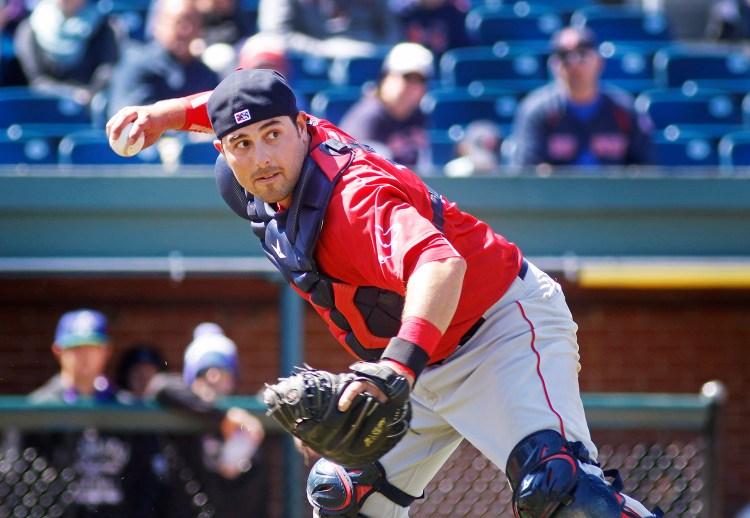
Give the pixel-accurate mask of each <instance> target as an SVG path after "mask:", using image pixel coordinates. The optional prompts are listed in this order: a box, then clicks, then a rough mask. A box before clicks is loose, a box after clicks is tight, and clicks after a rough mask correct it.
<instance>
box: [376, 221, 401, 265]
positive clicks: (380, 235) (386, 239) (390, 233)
mask: <svg viewBox="0 0 750 518" xmlns="http://www.w3.org/2000/svg"><path fill="white" fill-rule="evenodd" d="M400 232H401V224H400V223H396V224H394V225H392V226H391V227H389V228H388V230H385V229H384V228H383V227H381V226H380V225H375V240H376V241H377V243H378V247H379V248H381V249H384V251H385V250H386V249H388V248H392V246H393V238H394V237H396V236H397V235H399V233H400ZM390 252H391V253H390V254H389V255H384V254H378V260H379V261H380V264H383V263H384V262H386V261H387V260H388V259H390V258H391V257H393V250H390Z"/></svg>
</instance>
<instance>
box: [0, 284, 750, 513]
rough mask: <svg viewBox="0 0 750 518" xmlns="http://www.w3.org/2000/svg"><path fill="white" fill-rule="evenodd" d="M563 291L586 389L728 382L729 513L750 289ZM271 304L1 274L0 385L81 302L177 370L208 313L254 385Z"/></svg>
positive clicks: (744, 416) (738, 465)
mask: <svg viewBox="0 0 750 518" xmlns="http://www.w3.org/2000/svg"><path fill="white" fill-rule="evenodd" d="M565 289H566V293H567V297H568V302H569V304H570V306H571V309H572V311H573V315H574V316H575V318H576V320H577V321H578V323H579V326H580V329H579V342H580V345H581V353H582V364H583V370H582V371H581V378H580V380H581V388H582V390H583V391H596V392H619V391H624V392H687V393H697V392H698V391H699V390H700V387H701V385H702V384H703V383H704V382H706V381H709V380H712V379H718V380H721V381H723V382H724V383H725V384H726V385H727V387H728V390H729V401H728V405H727V408H726V412H725V416H724V417H725V419H724V421H723V424H722V428H723V430H724V436H723V438H722V439H723V448H722V461H723V463H724V469H723V473H724V474H725V475H724V479H723V481H722V487H723V491H724V507H725V511H726V513H725V515H726V516H728V517H730V516H733V513H734V512H735V511H736V510H737V509H738V508H739V507H740V506H741V505H742V504H744V503H746V502H747V501H748V500H750V496H749V494H748V492H747V488H748V487H750V462H747V458H748V452H750V397H748V395H747V394H749V393H750V376H749V375H748V373H749V372H750V353H749V352H748V348H749V347H750V292H748V291H721V292H710V291H703V292H639V291H614V292H611V291H592V290H581V289H578V288H576V287H575V286H572V285H566V286H565ZM277 306H278V289H277V286H276V285H275V284H273V283H270V282H264V281H258V280H252V279H244V278H240V277H229V278H188V279H186V280H184V281H183V282H181V283H175V282H172V281H169V280H168V279H163V278H160V277H159V278H156V277H154V278H140V279H133V278H114V279H107V278H101V277H86V278H75V279H71V278H52V279H43V280H42V279H0V394H2V395H8V394H23V393H27V392H29V391H30V390H32V389H34V388H36V387H37V386H39V385H40V384H42V383H43V382H44V381H45V380H46V379H47V378H48V377H50V376H51V375H53V374H54V373H55V372H56V369H57V365H56V362H55V360H54V357H53V356H52V354H51V352H50V350H49V347H50V345H51V343H52V340H53V334H54V329H55V326H56V324H57V319H58V318H59V317H60V315H61V314H62V313H63V312H64V311H67V310H70V309H75V308H79V307H92V308H95V309H99V310H101V311H103V312H104V313H105V314H106V315H107V316H108V317H109V318H110V328H111V329H110V331H111V335H112V337H113V339H114V341H115V343H116V350H119V351H121V350H122V349H123V348H124V347H125V346H127V345H129V344H131V343H134V342H139V341H149V342H153V343H154V344H156V345H158V346H159V347H160V348H161V349H162V351H163V352H164V355H165V357H166V358H167V361H168V363H169V365H170V366H171V367H172V368H174V369H175V370H179V369H181V368H182V351H183V350H184V347H185V346H186V345H187V344H188V343H189V342H190V340H191V333H192V330H193V328H194V327H195V325H196V324H198V323H200V322H203V321H207V320H210V321H214V322H217V323H219V324H220V325H221V326H222V327H224V329H225V331H226V332H227V334H228V335H229V336H230V337H231V338H233V339H234V340H235V341H236V342H237V344H238V346H239V347H240V360H241V365H242V378H241V385H240V392H241V393H254V392H256V391H258V390H259V389H260V388H261V387H262V385H263V383H264V382H265V381H268V380H272V379H275V377H276V375H277V374H278V365H279V363H278V342H279V333H278V331H279V329H278V328H279V317H278V312H277ZM305 329H306V340H307V343H308V350H307V351H306V357H305V359H306V361H307V362H308V363H310V364H311V365H313V366H315V367H317V368H323V369H329V370H343V369H345V368H346V366H347V365H348V363H349V362H350V360H351V358H350V357H348V355H346V354H345V353H343V352H342V350H341V349H340V347H339V346H338V345H337V343H336V342H335V341H334V340H333V338H331V337H330V335H329V334H328V332H327V329H326V326H325V325H324V324H323V322H322V321H321V320H320V319H319V318H318V317H317V316H316V315H315V314H314V312H313V311H311V310H309V311H307V312H306V315H305ZM117 360H118V353H117V352H116V353H115V357H114V358H113V364H114V363H116V362H117ZM278 498H280V496H279V495H278V494H276V499H278ZM277 506H278V502H277Z"/></svg>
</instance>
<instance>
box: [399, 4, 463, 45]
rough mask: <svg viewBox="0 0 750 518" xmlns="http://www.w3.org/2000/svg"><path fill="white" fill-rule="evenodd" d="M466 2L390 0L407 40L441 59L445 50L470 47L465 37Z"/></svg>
mask: <svg viewBox="0 0 750 518" xmlns="http://www.w3.org/2000/svg"><path fill="white" fill-rule="evenodd" d="M470 8H471V2H470V1H467V0H392V2H391V9H392V10H393V12H394V13H395V14H396V15H397V16H398V17H399V19H400V20H401V23H402V25H403V27H404V37H405V39H406V41H411V42H414V43H419V44H420V45H423V46H425V47H427V48H428V49H430V50H431V51H432V52H433V53H434V54H435V56H437V57H440V56H442V55H443V53H444V52H445V51H446V50H450V49H455V48H457V47H465V46H468V45H470V41H469V37H468V36H467V34H466V14H467V13H468V11H469V9H470Z"/></svg>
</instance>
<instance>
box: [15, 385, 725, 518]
mask: <svg viewBox="0 0 750 518" xmlns="http://www.w3.org/2000/svg"><path fill="white" fill-rule="evenodd" d="M724 400H725V389H724V386H723V385H722V384H721V383H720V382H715V381H714V382H709V383H706V384H705V385H704V386H703V387H702V389H701V392H700V393H699V394H662V393H659V394H656V393H651V394H633V393H627V394H626V393H586V394H583V401H584V406H585V409H586V414H587V418H588V421H589V425H590V427H591V429H592V432H593V434H594V436H595V439H596V435H597V434H602V433H603V434H606V433H611V432H617V434H618V442H617V444H608V443H606V441H605V442H604V443H602V444H599V448H600V461H601V462H602V463H603V464H604V467H605V468H613V467H614V468H618V469H619V470H620V471H621V472H623V475H624V477H623V478H624V479H625V481H626V487H625V489H626V492H629V493H630V494H631V495H632V496H634V497H636V498H639V499H641V500H643V501H645V502H646V503H648V504H649V505H659V506H660V507H662V509H664V510H665V511H667V516H691V517H707V518H718V517H719V516H721V498H720V495H719V489H720V485H719V481H718V479H717V476H718V474H719V473H720V469H719V452H718V448H719V433H718V424H719V416H720V410H721V408H722V406H723V402H724ZM221 405H222V406H224V407H226V408H228V407H229V406H239V407H242V408H245V409H247V410H248V411H250V412H252V413H253V414H255V415H256V416H258V417H259V418H260V419H261V420H262V421H263V423H264V425H265V426H266V429H267V430H268V432H269V433H271V434H277V433H281V430H280V428H279V427H278V425H277V424H276V422H275V421H273V420H272V419H270V418H268V417H266V416H265V406H264V405H263V403H262V402H261V401H259V400H258V399H257V398H256V397H250V396H234V397H229V398H225V399H224V400H222V402H221ZM0 428H2V429H14V430H17V431H18V432H19V433H21V434H23V433H27V432H40V431H45V432H49V431H75V430H83V429H85V428H96V429H99V430H102V431H112V432H133V433H136V432H158V433H165V434H166V433H178V434H180V433H197V432H202V431H205V430H207V425H206V424H205V423H202V422H201V421H199V420H197V419H195V418H191V417H189V416H187V415H186V414H183V413H179V412H175V411H169V410H164V409H162V408H160V407H158V406H156V405H153V404H144V405H138V406H125V405H96V404H90V403H81V404H76V405H31V404H29V403H28V401H27V400H26V398H25V397H23V396H3V397H0ZM654 432H656V433H657V434H658V436H657V437H656V439H653V440H652V439H649V440H646V441H644V440H642V439H643V437H644V436H650V435H653V433H654ZM622 437H625V438H626V439H622ZM628 437H629V438H630V439H627V438H628ZM597 442H599V441H597ZM283 455H284V457H285V459H284V461H283V473H281V474H280V476H281V477H283V487H284V488H285V496H286V497H287V498H285V499H284V509H283V516H284V518H290V517H302V516H308V515H309V509H305V508H304V504H303V502H304V497H303V493H302V492H303V488H304V481H303V480H301V475H300V474H301V473H303V467H302V465H301V463H302V459H301V457H300V456H299V455H298V454H297V453H296V452H294V451H293V448H284V449H283ZM1 460H2V456H0V461H1ZM1 467H2V462H0V482H2V479H3V473H2V469H1ZM277 476H278V475H277ZM272 483H273V482H272ZM279 484H281V482H280V481H279ZM456 488H461V489H460V490H456ZM426 495H427V497H428V498H426V499H424V500H420V501H418V502H417V503H415V505H414V506H413V508H412V514H411V515H412V516H414V517H420V516H424V517H427V516H454V517H455V516H463V517H474V516H476V517H479V516H512V511H511V510H510V490H509V488H508V487H507V484H506V483H505V478H504V475H503V474H502V472H500V470H499V469H497V468H496V467H494V466H492V465H491V464H490V463H489V462H488V461H487V460H486V459H485V458H484V457H482V456H481V454H479V453H478V452H477V451H476V450H474V449H473V447H471V446H470V445H467V444H464V445H462V446H461V447H460V448H459V449H458V450H457V451H456V452H455V453H454V455H453V456H452V457H451V459H449V461H448V462H447V464H446V466H445V467H444V469H443V470H441V472H440V473H439V474H438V476H437V477H436V479H435V480H433V482H432V483H431V484H430V486H428V488H427V491H426Z"/></svg>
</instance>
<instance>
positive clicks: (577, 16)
mask: <svg viewBox="0 0 750 518" xmlns="http://www.w3.org/2000/svg"><path fill="white" fill-rule="evenodd" d="M570 24H571V25H573V26H576V27H588V28H589V29H591V30H592V31H593V32H594V34H596V36H597V38H598V39H599V41H614V42H618V43H625V42H627V43H629V44H631V45H637V46H639V47H641V48H647V49H650V50H653V51H656V49H658V48H660V47H663V46H664V45H666V44H668V43H670V42H671V40H672V33H671V29H670V27H669V21H668V20H667V18H666V16H664V14H663V13H661V12H652V11H646V10H644V9H642V8H640V7H638V6H635V5H596V6H589V7H582V8H581V9H578V10H576V11H575V12H574V13H573V14H572V15H571V17H570Z"/></svg>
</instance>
